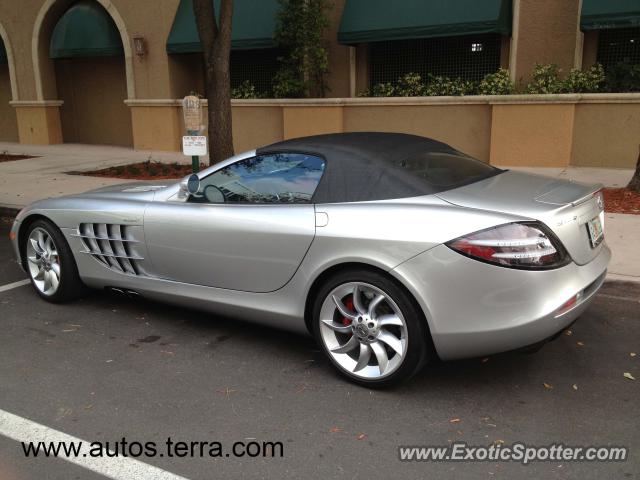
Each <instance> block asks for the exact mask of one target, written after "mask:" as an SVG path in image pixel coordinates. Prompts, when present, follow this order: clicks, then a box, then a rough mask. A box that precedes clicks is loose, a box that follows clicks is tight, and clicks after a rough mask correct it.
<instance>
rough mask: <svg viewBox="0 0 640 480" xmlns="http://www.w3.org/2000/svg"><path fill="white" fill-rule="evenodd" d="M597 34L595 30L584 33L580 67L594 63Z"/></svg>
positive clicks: (596, 56) (596, 53) (596, 50)
mask: <svg viewBox="0 0 640 480" xmlns="http://www.w3.org/2000/svg"><path fill="white" fill-rule="evenodd" d="M598 36H599V32H598V31H597V30H591V31H589V32H585V33H584V43H583V44H582V68H589V67H590V66H591V65H593V64H594V63H596V60H597V58H598Z"/></svg>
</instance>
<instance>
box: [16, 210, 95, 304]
mask: <svg viewBox="0 0 640 480" xmlns="http://www.w3.org/2000/svg"><path fill="white" fill-rule="evenodd" d="M34 241H35V243H34ZM22 242H23V243H22V245H21V252H22V264H23V265H24V266H25V270H26V271H27V274H28V275H29V278H30V279H31V284H32V285H33V288H34V289H35V291H36V293H37V294H38V295H39V296H40V298H42V299H44V300H46V301H47V302H51V303H62V302H67V301H70V300H73V299H76V298H78V297H80V296H82V295H83V294H84V293H85V292H86V287H85V286H84V284H83V283H82V281H81V280H80V276H79V275H78V267H77V266H76V262H75V259H74V258H73V253H72V252H71V249H70V248H69V244H68V243H67V241H66V239H65V238H64V236H63V235H62V232H61V231H60V229H59V228H58V227H56V226H55V225H54V224H53V223H52V222H50V221H49V220H45V219H38V220H36V221H34V222H33V223H31V224H30V225H29V227H28V229H27V231H26V233H25V235H24V236H23V241H22Z"/></svg>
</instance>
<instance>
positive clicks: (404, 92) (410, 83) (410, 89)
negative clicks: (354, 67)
mask: <svg viewBox="0 0 640 480" xmlns="http://www.w3.org/2000/svg"><path fill="white" fill-rule="evenodd" d="M382 85H389V86H390V87H391V88H393V86H392V85H391V84H382ZM424 94H425V84H424V83H423V82H422V77H421V76H420V74H419V73H407V74H406V75H404V76H402V77H400V78H399V79H398V86H397V87H396V88H395V95H396V96H398V97H421V96H423V95H424ZM377 96H384V95H377Z"/></svg>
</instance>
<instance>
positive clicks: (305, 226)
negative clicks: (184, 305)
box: [144, 153, 324, 292]
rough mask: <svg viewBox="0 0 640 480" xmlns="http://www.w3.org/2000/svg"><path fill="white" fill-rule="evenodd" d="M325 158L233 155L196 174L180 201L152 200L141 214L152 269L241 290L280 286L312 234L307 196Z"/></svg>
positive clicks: (160, 273) (267, 289) (174, 277)
mask: <svg viewBox="0 0 640 480" xmlns="http://www.w3.org/2000/svg"><path fill="white" fill-rule="evenodd" d="M323 171H324V160H322V159H320V158H318V157H313V156H310V155H304V154H294V153H292V154H274V155H262V156H257V157H251V158H248V159H244V160H239V161H238V162H235V163H233V164H231V165H228V166H226V167H223V168H221V169H219V170H217V171H215V172H213V173H212V174H210V175H208V176H206V177H204V178H202V179H201V183H200V189H199V191H198V193H197V194H196V195H194V196H191V197H190V198H189V200H188V201H186V202H170V201H167V202H153V203H151V204H149V206H148V207H147V210H146V211H145V215H144V231H145V240H146V243H147V249H148V251H149V255H150V257H151V261H152V264H153V269H154V274H155V275H156V276H158V277H161V278H166V279H170V280H174V281H178V282H184V283H190V284H195V285H204V286H210V287H218V288H227V289H233V290H242V291H248V292H270V291H274V290H277V289H279V288H281V287H282V286H284V285H285V284H286V283H287V282H288V281H289V280H290V279H291V277H292V276H293V274H294V273H295V271H296V269H297V268H298V266H299V265H300V263H301V262H302V259H303V258H304V256H305V254H306V252H307V250H308V249H309V246H310V245H311V242H312V241H313V237H314V235H315V211H314V206H313V204H312V203H311V197H312V195H313V192H314V191H315V188H316V187H317V184H318V182H319V180H320V178H321V176H322V174H323Z"/></svg>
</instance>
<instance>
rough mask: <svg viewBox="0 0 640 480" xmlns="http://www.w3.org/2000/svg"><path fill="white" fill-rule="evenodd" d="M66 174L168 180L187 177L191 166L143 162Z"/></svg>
mask: <svg viewBox="0 0 640 480" xmlns="http://www.w3.org/2000/svg"><path fill="white" fill-rule="evenodd" d="M203 168H206V165H204V164H200V169H203ZM67 173H69V174H70V175H85V176H89V177H110V178H124V179H128V180H170V179H174V178H182V177H184V176H186V175H189V174H190V173H191V164H182V163H162V162H152V161H145V162H138V163H131V164H129V165H121V166H118V167H109V168H103V169H102V170H93V171H90V172H67Z"/></svg>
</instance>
